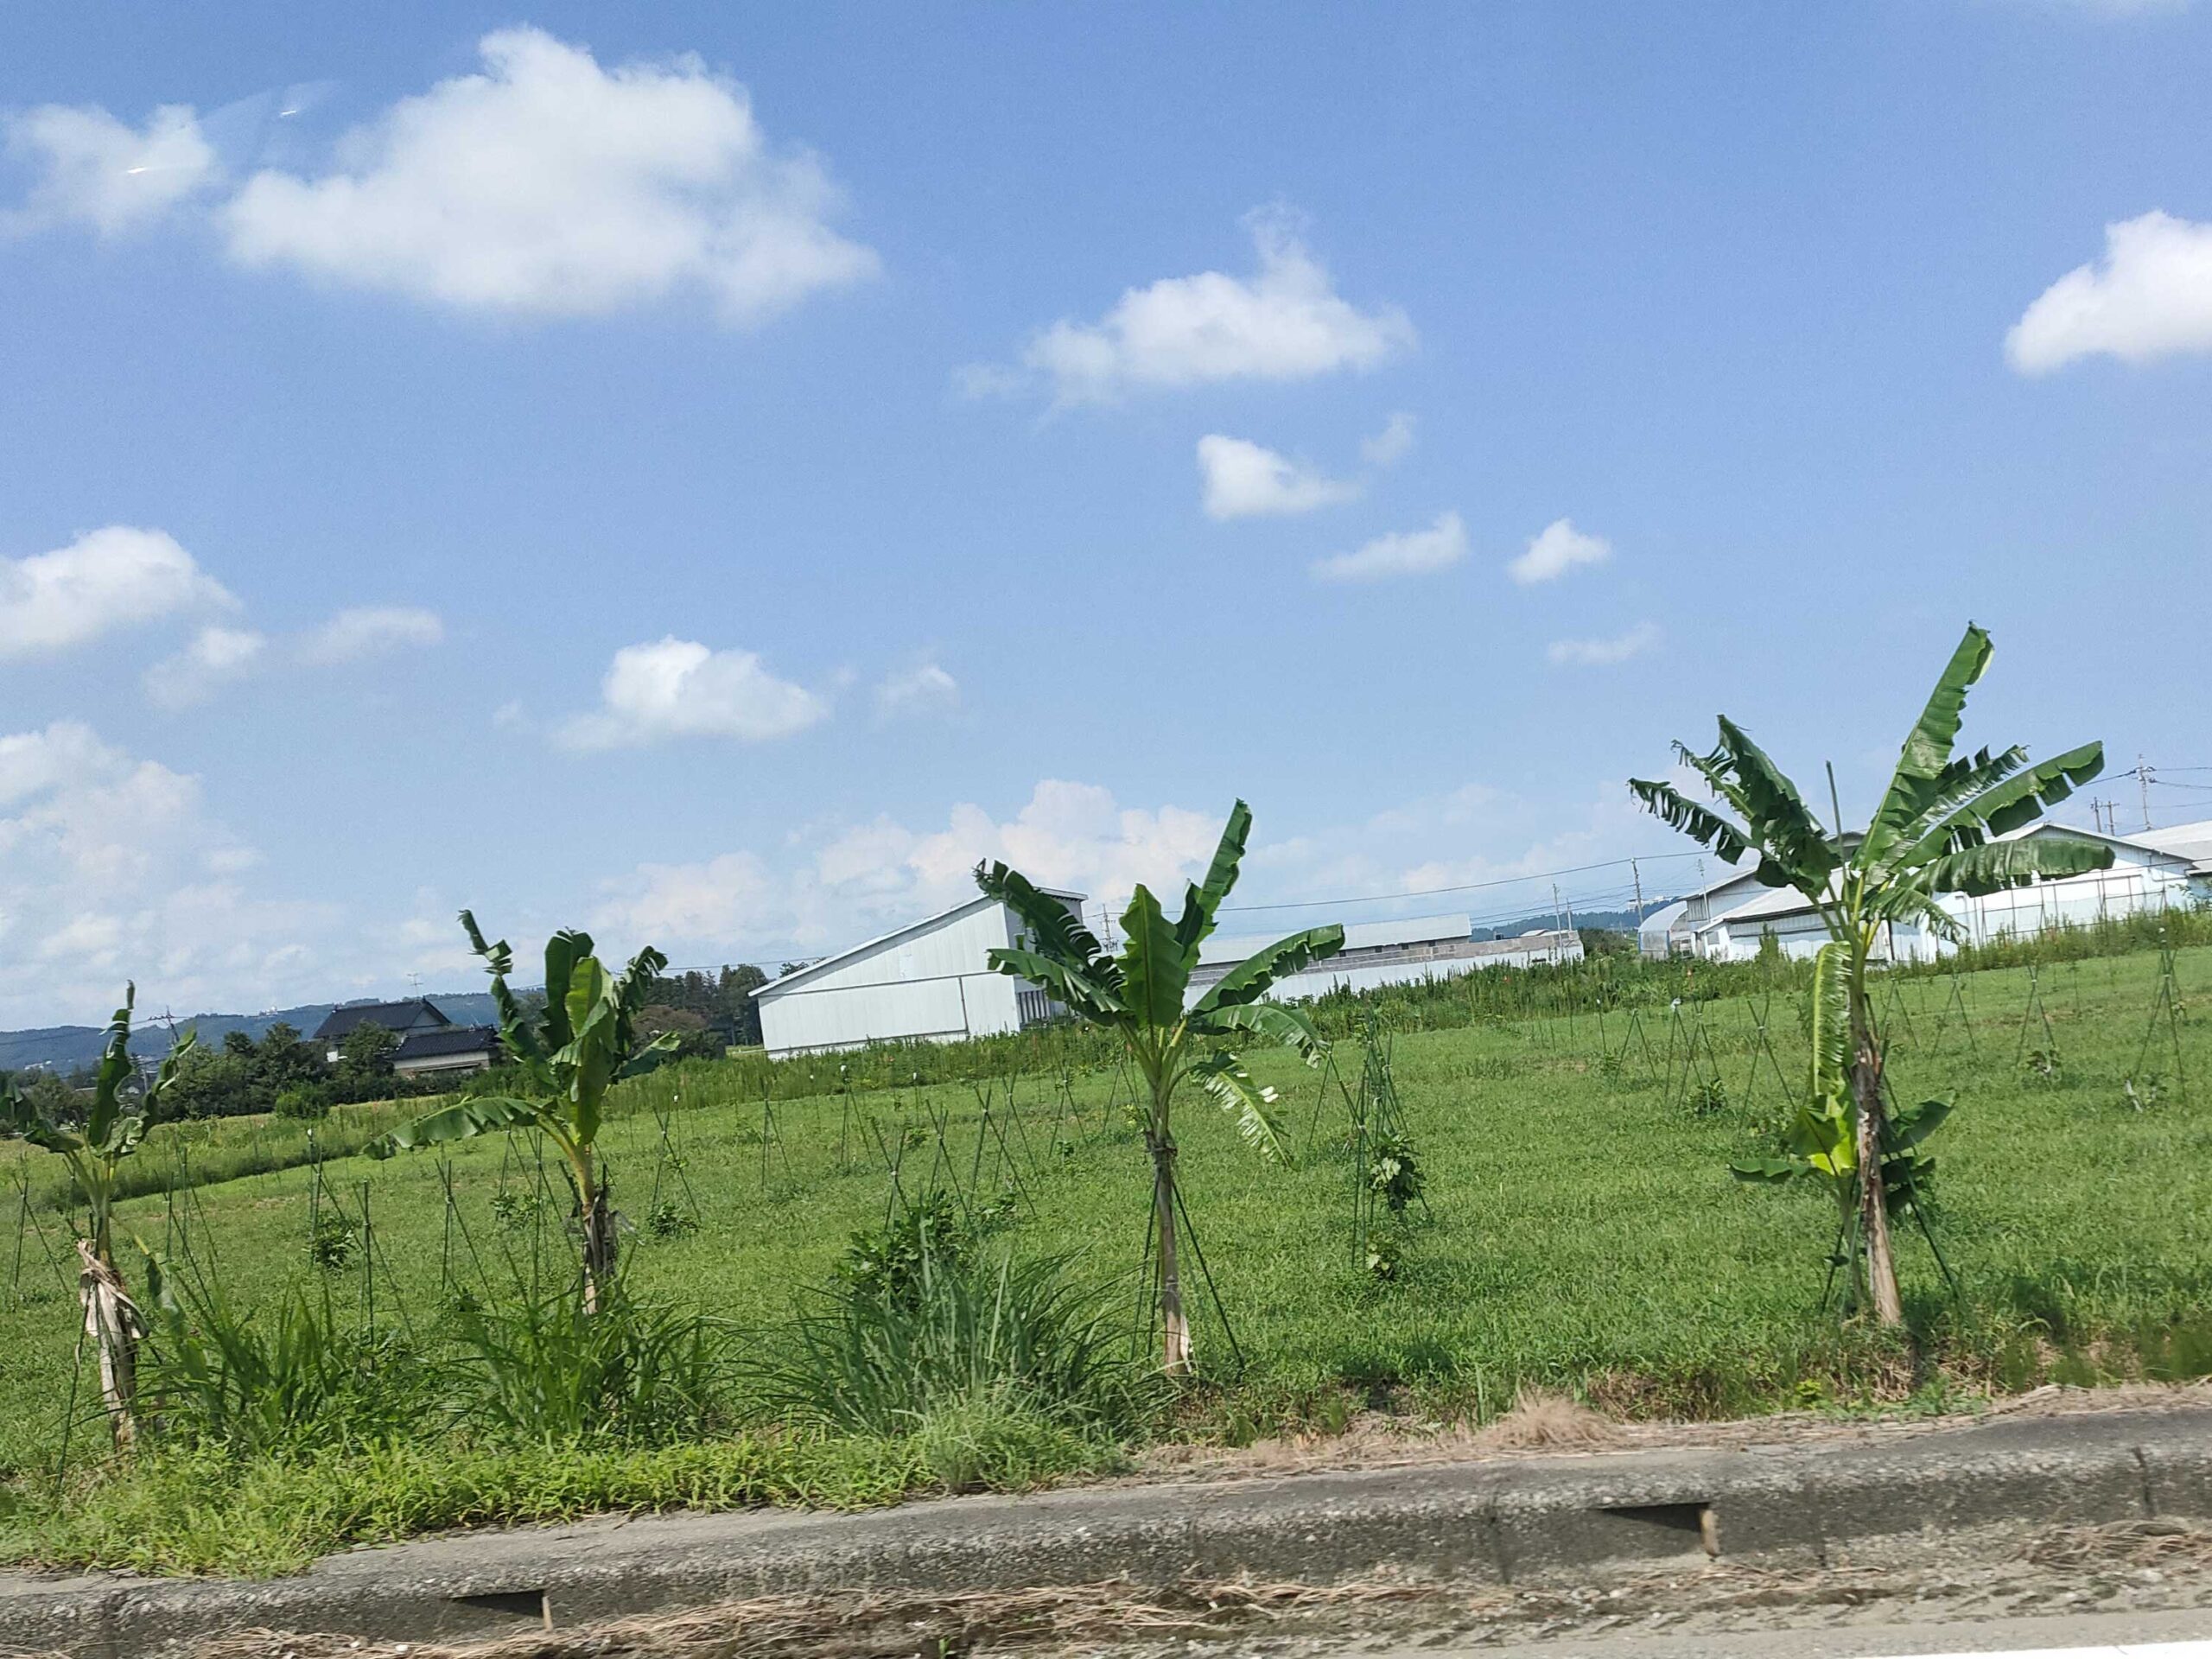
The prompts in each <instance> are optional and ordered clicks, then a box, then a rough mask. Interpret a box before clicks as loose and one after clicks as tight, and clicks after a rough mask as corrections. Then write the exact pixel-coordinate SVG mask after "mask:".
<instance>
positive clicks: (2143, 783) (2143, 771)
mask: <svg viewBox="0 0 2212 1659" xmlns="http://www.w3.org/2000/svg"><path fill="white" fill-rule="evenodd" d="M2155 775H2156V773H2155V772H2154V770H2153V768H2152V766H2151V763H2150V762H2149V761H2147V760H2145V759H2144V758H2143V757H2142V756H2141V755H2137V756H2136V757H2135V792H2136V793H2137V794H2138V795H2139V796H2141V797H2142V798H2143V828H2144V829H2145V830H2148V829H2150V827H2151V780H2152V778H2153V777H2154V776H2155Z"/></svg>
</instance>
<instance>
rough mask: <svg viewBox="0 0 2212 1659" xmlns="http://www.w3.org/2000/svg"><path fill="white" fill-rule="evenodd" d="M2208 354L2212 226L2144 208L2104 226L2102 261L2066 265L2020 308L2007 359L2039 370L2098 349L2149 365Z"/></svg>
mask: <svg viewBox="0 0 2212 1659" xmlns="http://www.w3.org/2000/svg"><path fill="white" fill-rule="evenodd" d="M2208 351H2212V225H2202V224H2196V223H2193V222H2191V221H2190V220H2189V219H2176V218H2174V217H2172V216H2171V214H2168V213H2145V214H2144V215H2143V216H2142V217H2141V218H2139V219H2124V220H2122V221H2121V222H2120V223H2119V224H2116V225H2107V226H2105V253H2104V258H2103V259H2102V261H2101V262H2099V263H2097V264H2087V265H2080V266H2077V267H2075V269H2074V270H2069V271H2068V272H2067V273H2066V275H2064V276H2063V277H2060V278H2059V279H2058V280H2057V281H2056V282H2055V283H2052V284H2051V285H2050V287H2049V288H2047V289H2044V291H2043V293H2042V294H2041V295H2039V296H2037V299H2036V302H2035V303H2034V304H2032V305H2031V306H2030V307H2028V308H2027V310H2026V311H2025V312H2024V313H2022V314H2021V317H2020V320H2019V321H2018V322H2016V323H2014V324H2013V325H2012V331H2011V332H2010V333H2009V334H2006V335H2005V359H2006V360H2007V361H2008V362H2010V363H2011V364H2012V367H2013V368H2014V369H2015V370H2017V371H2018V372H2020V373H2022V374H2045V373H2048V372H2050V371H2051V370H2053V369H2056V368H2059V367H2061V366H2063V365H2065V364H2068V363H2071V362H2073V361H2074V360H2075V359H2077V358H2083V357H2093V356H2096V355H2099V354H2103V355H2107V356H2111V357H2116V358H2119V359H2120V360H2121V361H2122V362H2125V363H2148V362H2150V361H2152V359H2156V358H2160V357H2170V356H2173V355H2176V354H2177V353H2183V352H2208Z"/></svg>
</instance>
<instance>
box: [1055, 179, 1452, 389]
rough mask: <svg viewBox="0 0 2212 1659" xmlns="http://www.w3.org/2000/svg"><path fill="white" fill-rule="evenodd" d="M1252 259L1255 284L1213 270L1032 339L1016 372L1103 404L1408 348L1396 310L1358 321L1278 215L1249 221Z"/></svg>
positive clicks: (1309, 373)
mask: <svg viewBox="0 0 2212 1659" xmlns="http://www.w3.org/2000/svg"><path fill="white" fill-rule="evenodd" d="M1246 224H1247V225H1248V226H1249V228H1250V230H1251V232H1252V240H1253V243H1254V245H1255V248H1256V249H1257V251H1258V253H1259V263H1260V268H1259V270H1258V271H1257V272H1256V273H1255V275H1254V276H1252V277H1249V278H1246V277H1231V276H1228V275H1226V274H1225V273H1224V272H1221V271H1217V270H1208V271H1201V272H1199V273H1198V274H1197V275H1196V276H1192V277H1162V278H1161V279H1160V281H1158V282H1156V283H1153V284H1151V285H1150V286H1149V287H1147V288H1133V289H1128V290H1126V291H1125V292H1124V293H1123V294H1122V297H1121V299H1120V300H1119V301H1118V302H1116V304H1115V306H1114V308H1113V309H1112V310H1110V311H1109V312H1107V314H1106V315H1104V316H1103V318H1101V319H1100V320H1099V321H1096V322H1095V323H1083V322H1074V321H1067V320H1065V319H1064V320H1063V321H1059V322H1056V323H1054V324H1053V325H1052V327H1049V328H1046V329H1045V330H1043V331H1042V332H1041V333H1039V334H1038V335H1037V336H1036V337H1035V338H1034V339H1033V340H1031V341H1030V343H1029V346H1028V347H1027V350H1026V351H1025V352H1024V353H1023V354H1022V362H1023V365H1024V366H1026V367H1027V368H1028V369H1030V370H1032V371H1033V372H1037V373H1039V374H1042V375H1044V376H1045V377H1046V378H1048V379H1049V380H1050V381H1051V382H1052V388H1053V391H1054V394H1055V397H1056V399H1057V401H1058V402H1060V403H1063V404H1077V403H1099V402H1106V401H1110V400H1111V399H1113V398H1115V397H1119V396H1120V395H1122V393H1123V392H1125V391H1130V390H1132V389H1141V388H1157V387H1173V386H1193V385H1209V384H1211V383H1214V382H1217V381H1225V380H1302V379H1306V378H1311V377H1313V376H1314V375H1319V374H1328V373H1332V372H1337V371H1339V370H1345V369H1371V368H1374V367H1375V366H1376V365H1378V364H1381V363H1383V362H1384V361H1386V360H1388V359H1389V358H1391V357H1393V356H1395V355H1396V354H1397V353H1400V352H1402V351H1404V350H1406V349H1408V347H1409V346H1412V344H1413V340H1414V329H1413V324H1412V323H1411V322H1410V321H1408V320H1407V317H1406V315H1405V313H1404V312H1402V311H1401V310H1400V309H1398V308H1396V307H1395V306H1389V305H1386V306H1380V307H1377V308H1375V309H1373V310H1370V311H1363V310H1361V309H1359V308H1357V306H1355V305H1353V304H1351V302H1349V301H1346V300H1344V298H1342V297H1341V296H1338V293H1337V292H1336V289H1335V288H1334V286H1333V285H1332V283H1331V281H1330V278H1329V273H1328V272H1327V271H1326V270H1324V269H1323V268H1322V266H1321V265H1320V264H1319V262H1318V261H1317V260H1315V259H1314V257H1313V255H1312V254H1310V253H1308V252H1307V251H1306V247H1305V245H1304V244H1303V243H1302V242H1301V241H1300V239H1299V238H1298V236H1297V234H1296V232H1295V229H1294V226H1293V225H1292V223H1291V222H1290V221H1289V219H1287V217H1286V216H1285V215H1283V214H1281V213H1254V214H1251V215H1249V217H1248V218H1247V219H1246Z"/></svg>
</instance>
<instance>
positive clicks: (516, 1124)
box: [369, 910, 679, 1313]
mask: <svg viewBox="0 0 2212 1659" xmlns="http://www.w3.org/2000/svg"><path fill="white" fill-rule="evenodd" d="M461 926H462V928H463V929H465V930H466V931H467V934H468V944H469V948H470V949H471V950H474V952H475V953H476V954H477V955H478V956H480V957H482V958H483V959H484V963H485V967H486V971H488V972H489V973H490V974H491V976H492V1001H493V1007H495V1008H496V1009H497V1010H498V1011H499V1039H500V1041H501V1043H502V1044H503V1045H504V1046H505V1049H506V1052H507V1058H508V1059H509V1060H510V1061H511V1062H512V1064H513V1065H514V1067H515V1070H516V1071H518V1073H519V1074H520V1076H521V1079H522V1083H523V1090H522V1091H521V1092H518V1093H517V1094H514V1095H494V1096H479V1097H476V1098H472V1099H464V1100H460V1101H456V1102H455V1103H453V1104H452V1105H450V1106H448V1107H446V1108H444V1109H442V1110H440V1111H435V1112H432V1113H430V1114H429V1116H425V1117H422V1118H418V1119H417V1120H416V1122H413V1123H410V1124H408V1125H405V1126H404V1127H403V1128H397V1129H394V1130H393V1131H392V1132H391V1134H390V1135H385V1136H384V1137H382V1138H381V1139H380V1140H378V1141H374V1142H372V1143H371V1145H370V1147H369V1150H370V1151H371V1152H372V1153H373V1154H375V1155H377V1156H378V1157H385V1158H388V1157H390V1156H391V1154H394V1153H396V1152H403V1151H410V1150H412V1149H414V1148H416V1147H434V1146H442V1145H444V1144H446V1143H448V1142H450V1141H467V1140H471V1139H474V1137H475V1136H477V1135H491V1134H494V1133H497V1132H500V1131H504V1130H510V1129H523V1128H528V1129H536V1130H537V1131H538V1132H539V1133H541V1134H542V1135H544V1136H545V1138H546V1139H547V1140H548V1141H551V1142H552V1143H553V1144H554V1146H555V1147H557V1148H558V1149H559V1151H560V1154H561V1158H562V1161H563V1165H564V1166H565V1169H566V1173H567V1175H568V1178H569V1187H570V1188H571V1190H572V1191H573V1192H574V1193H575V1206H576V1207H575V1220H576V1227H577V1231H578V1233H579V1235H580V1239H581V1243H580V1249H581V1254H582V1280H581V1281H580V1283H581V1291H582V1300H583V1308H584V1311H585V1312H586V1313H598V1312H599V1311H600V1309H601V1307H602V1306H605V1304H606V1300H607V1297H608V1296H609V1295H611V1294H613V1284H614V1268H615V1254H616V1249H617V1243H616V1238H615V1220H614V1212H613V1209H612V1208H611V1207H610V1206H609V1204H608V1202H607V1179H606V1172H605V1170H604V1169H603V1168H602V1167H601V1164H600V1162H599V1160H598V1158H597V1155H596V1147H597V1145H598V1141H599V1130H600V1126H601V1123H602V1122H604V1121H605V1116H606V1107H607V1090H608V1089H610V1088H611V1087H613V1085H614V1084H617V1083H619V1082H620V1081H621V1080H622V1079H623V1078H625V1077H637V1076H639V1074H640V1073H642V1072H645V1071H652V1069H653V1067H655V1066H657V1065H659V1064H660V1063H661V1062H662V1061H663V1060H664V1059H666V1058H668V1057H669V1056H670V1055H671V1054H673V1053H674V1052H676V1046H677V1041H678V1040H679V1033H674V1032H668V1033H663V1034H662V1035H660V1036H658V1037H656V1038H654V1039H652V1040H651V1041H649V1042H644V1043H640V1042H639V1041H638V1040H637V1036H636V1022H637V1017H638V1014H639V1011H640V1010H641V1009H642V1008H644V1007H645V1003H646V1001H647V999H648V998H649V997H650V995H652V983H653V981H654V979H655V978H657V977H658V976H659V974H660V972H661V970H662V969H664V968H666V967H667V966H668V958H667V957H664V956H663V955H662V954H661V953H660V952H659V951H658V950H654V949H652V947H651V946H650V945H649V946H647V947H646V948H645V950H640V951H639V952H638V954H637V955H636V956H634V957H632V958H631V959H630V965H629V966H628V967H627V968H626V969H623V971H622V972H621V974H620V975H619V976H616V975H612V974H609V973H608V972H607V969H606V968H605V967H604V966H603V965H602V964H601V962H600V960H599V958H598V957H594V955H593V954H592V940H591V935H589V934H588V933H581V932H576V931H573V930H567V929H564V930H563V931H561V932H558V933H556V934H555V935H554V936H553V937H552V938H550V939H548V940H547V941H546V942H545V1006H544V1007H543V1009H542V1010H541V1011H539V1013H538V1014H537V1016H536V1017H535V1018H532V1017H531V1014H530V1013H529V1011H528V1010H527V1009H525V1008H524V1006H523V1004H522V1001H521V1000H520V999H519V998H518V997H517V996H516V995H515V994H514V993H513V991H512V990H511V989H510V988H508V985H507V976H509V975H510V974H512V972H513V971H514V952H513V951H512V950H511V949H509V947H508V944H507V942H506V941H505V939H501V940H500V941H499V943H497V944H487V943H486V940H485V938H484V934H483V931H482V930H481V929H480V928H479V927H478V926H477V925H476V918H475V917H474V916H473V915H471V914H470V913H469V912H467V911H465V910H464V911H462V912H461Z"/></svg>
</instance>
